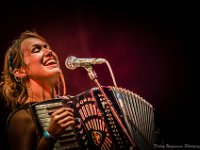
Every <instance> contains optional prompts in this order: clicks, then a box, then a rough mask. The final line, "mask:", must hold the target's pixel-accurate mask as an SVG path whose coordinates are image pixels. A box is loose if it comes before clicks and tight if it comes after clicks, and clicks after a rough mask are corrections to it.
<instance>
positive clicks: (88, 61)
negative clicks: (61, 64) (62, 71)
mask: <svg viewBox="0 0 200 150" xmlns="http://www.w3.org/2000/svg"><path fill="white" fill-rule="evenodd" d="M102 63H106V59H104V58H76V57H75V56H69V57H68V58H67V59H66V60H65V66H66V67H67V68H68V69H70V70H74V69H76V68H77V67H87V66H91V65H96V64H102Z"/></svg>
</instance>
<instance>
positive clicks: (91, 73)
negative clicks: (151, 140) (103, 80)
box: [84, 65, 135, 147]
mask: <svg viewBox="0 0 200 150" xmlns="http://www.w3.org/2000/svg"><path fill="white" fill-rule="evenodd" d="M84 68H85V69H86V70H87V72H88V76H89V78H90V79H91V80H92V81H94V83H95V84H96V86H97V87H98V88H99V90H100V92H101V93H102V94H103V96H104V98H105V100H106V102H107V104H108V106H109V107H110V110H111V112H112V114H113V116H114V117H115V119H116V120H117V122H118V124H119V125H120V127H121V129H122V131H123V132H124V134H125V135H126V136H127V138H128V139H129V141H130V142H131V144H132V145H133V147H135V142H134V141H133V139H132V138H131V136H130V135H129V133H128V131H127V130H126V128H125V127H124V125H123V123H122V122H121V120H120V118H119V116H118V115H117V113H116V111H115V108H114V107H113V106H112V104H111V103H110V101H109V100H108V97H107V95H106V94H105V92H104V90H103V88H102V87H101V85H100V83H99V81H98V79H97V74H96V72H95V71H94V70H93V68H92V66H91V65H88V66H84Z"/></svg>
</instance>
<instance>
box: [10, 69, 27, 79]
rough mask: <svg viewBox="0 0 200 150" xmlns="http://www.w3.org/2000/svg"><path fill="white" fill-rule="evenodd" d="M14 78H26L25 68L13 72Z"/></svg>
mask: <svg viewBox="0 0 200 150" xmlns="http://www.w3.org/2000/svg"><path fill="white" fill-rule="evenodd" d="M13 73H14V76H15V77H17V78H20V79H23V78H24V77H26V76H27V72H26V69H25V68H19V69H15V70H14V71H13Z"/></svg>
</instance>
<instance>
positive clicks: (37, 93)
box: [27, 82, 56, 102]
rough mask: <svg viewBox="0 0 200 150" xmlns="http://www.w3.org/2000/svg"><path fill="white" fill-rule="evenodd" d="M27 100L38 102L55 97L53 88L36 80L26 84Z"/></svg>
mask: <svg viewBox="0 0 200 150" xmlns="http://www.w3.org/2000/svg"><path fill="white" fill-rule="evenodd" d="M27 91H28V101H27V102H40V101H45V100H50V99H53V98H55V97H56V92H55V88H54V87H53V86H50V85H41V84H38V83H36V82H30V83H28V84H27Z"/></svg>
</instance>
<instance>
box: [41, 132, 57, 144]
mask: <svg viewBox="0 0 200 150" xmlns="http://www.w3.org/2000/svg"><path fill="white" fill-rule="evenodd" d="M43 136H44V138H46V139H48V140H49V141H50V142H51V143H53V144H54V143H55V142H56V140H54V139H53V137H52V136H51V134H49V132H48V131H46V130H45V131H44V132H43Z"/></svg>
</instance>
